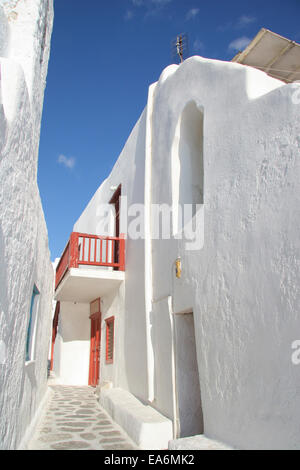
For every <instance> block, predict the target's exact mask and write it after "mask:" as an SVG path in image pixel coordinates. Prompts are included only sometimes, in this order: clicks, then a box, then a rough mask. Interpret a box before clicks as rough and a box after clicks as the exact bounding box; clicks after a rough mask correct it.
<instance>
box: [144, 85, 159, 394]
mask: <svg viewBox="0 0 300 470" xmlns="http://www.w3.org/2000/svg"><path fill="white" fill-rule="evenodd" d="M155 88H156V83H154V84H152V85H150V87H149V91H148V102H147V115H146V138H145V140H146V141H145V193H144V204H145V314H146V348H147V379H148V396H147V400H148V402H149V403H152V402H153V400H154V398H155V397H154V352H153V345H152V340H151V328H152V326H151V312H152V298H153V285H152V238H151V200H152V198H151V182H152V177H151V173H152V114H153V102H154V92H155Z"/></svg>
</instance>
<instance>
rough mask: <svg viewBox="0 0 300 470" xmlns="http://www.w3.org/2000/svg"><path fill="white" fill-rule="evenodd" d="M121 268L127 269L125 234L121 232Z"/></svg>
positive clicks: (122, 269) (121, 269)
mask: <svg viewBox="0 0 300 470" xmlns="http://www.w3.org/2000/svg"><path fill="white" fill-rule="evenodd" d="M119 270H120V271H125V234H124V233H121V234H120V246H119Z"/></svg>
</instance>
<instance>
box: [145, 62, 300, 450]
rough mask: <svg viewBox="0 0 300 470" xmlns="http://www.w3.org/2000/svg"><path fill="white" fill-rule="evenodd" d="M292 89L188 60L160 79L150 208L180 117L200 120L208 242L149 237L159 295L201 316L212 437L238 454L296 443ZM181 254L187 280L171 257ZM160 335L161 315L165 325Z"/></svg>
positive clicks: (164, 179)
mask: <svg viewBox="0 0 300 470" xmlns="http://www.w3.org/2000/svg"><path fill="white" fill-rule="evenodd" d="M294 91H295V90H294V88H292V87H291V86H288V85H283V84H282V83H281V82H278V81H276V80H273V79H271V78H269V77H267V76H266V75H265V74H263V73H262V72H259V71H256V70H251V69H249V68H247V67H238V66H237V65H236V64H231V63H223V62H218V61H212V60H207V59H201V58H197V57H195V58H191V59H188V60H187V61H185V62H184V63H183V65H181V66H180V67H178V68H177V70H176V71H174V69H172V73H170V74H169V76H168V78H167V79H162V80H161V81H160V82H158V84H157V87H156V91H155V97H154V112H153V121H152V132H153V138H152V141H153V145H152V159H153V165H152V202H154V203H162V202H166V203H169V204H171V203H172V184H171V181H172V178H171V165H172V148H173V141H174V136H175V135H176V126H177V123H178V120H179V118H180V115H181V113H182V111H183V110H184V109H185V106H186V105H187V103H189V102H190V101H192V100H193V101H194V102H195V103H196V105H197V106H198V107H199V109H201V110H203V115H204V134H203V135H204V137H203V139H204V246H203V248H202V249H201V250H200V251H195V252H192V251H191V252H187V251H185V244H184V242H180V241H176V240H173V241H171V242H166V241H153V243H152V248H153V293H154V294H153V297H154V299H160V298H163V297H165V296H168V295H171V297H172V305H173V312H174V313H177V312H181V311H184V310H186V311H188V310H189V309H190V310H193V312H194V319H195V330H196V331H195V333H196V343H197V353H198V367H199V379H200V384H201V391H202V406H203V414H204V432H205V433H206V434H207V435H208V436H210V437H215V438H217V439H219V440H223V441H225V442H227V443H229V444H231V445H235V446H238V447H241V448H299V439H298V429H299V420H300V414H299V409H300V395H299V394H297V390H298V384H299V371H298V369H297V368H296V367H295V366H294V365H293V364H292V362H291V343H292V341H293V340H294V339H297V335H298V333H297V331H299V328H300V318H299V309H298V306H299V301H300V298H299V297H300V296H299V269H298V268H299V262H298V255H299V229H300V214H299V207H300V205H299V202H300V201H299V198H300V196H299V194H300V191H299V189H300V188H299V181H300V179H299V176H300V175H299V171H300V168H299V161H300V160H299V145H300V142H299V135H300V134H299V132H300V122H299V116H300V114H299V109H298V108H299V106H298V107H297V105H295V104H293V102H292V93H294ZM178 256H181V259H182V278H181V279H176V278H175V277H174V261H175V260H176V258H177V257H178ZM157 321H158V324H157V328H159V319H158V320H157Z"/></svg>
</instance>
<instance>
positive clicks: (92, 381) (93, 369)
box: [89, 299, 101, 387]
mask: <svg viewBox="0 0 300 470" xmlns="http://www.w3.org/2000/svg"><path fill="white" fill-rule="evenodd" d="M98 300H99V311H98V312H96V313H93V314H92V315H91V316H90V319H91V348H90V371H89V385H91V386H92V387H96V386H97V385H98V382H99V375H100V333H101V313H100V299H97V301H98ZM93 304H95V302H92V303H91V310H94V309H95V308H93V307H92V305H93Z"/></svg>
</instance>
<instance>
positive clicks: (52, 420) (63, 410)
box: [28, 385, 138, 450]
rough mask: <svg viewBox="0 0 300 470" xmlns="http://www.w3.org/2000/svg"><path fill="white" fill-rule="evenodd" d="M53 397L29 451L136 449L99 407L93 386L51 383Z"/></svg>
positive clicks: (29, 446) (30, 443) (29, 445)
mask: <svg viewBox="0 0 300 470" xmlns="http://www.w3.org/2000/svg"><path fill="white" fill-rule="evenodd" d="M50 388H51V391H52V396H51V398H50V400H49V402H48V405H47V409H46V410H45V413H44V415H43V417H42V419H41V421H40V423H39V425H38V426H37V429H36V431H35V434H34V436H33V438H32V440H31V441H30V442H29V444H28V449H29V450H134V449H138V448H137V446H136V445H135V444H134V443H133V442H132V441H131V439H130V438H129V437H128V436H127V435H126V434H125V432H124V431H123V430H122V429H121V428H120V427H119V426H118V425H117V424H116V423H114V422H113V421H112V420H111V418H110V417H109V415H108V414H107V413H106V412H105V411H104V409H103V408H101V407H100V405H99V403H98V401H97V396H96V395H95V392H94V389H93V388H91V387H75V386H67V385H51V386H50Z"/></svg>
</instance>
